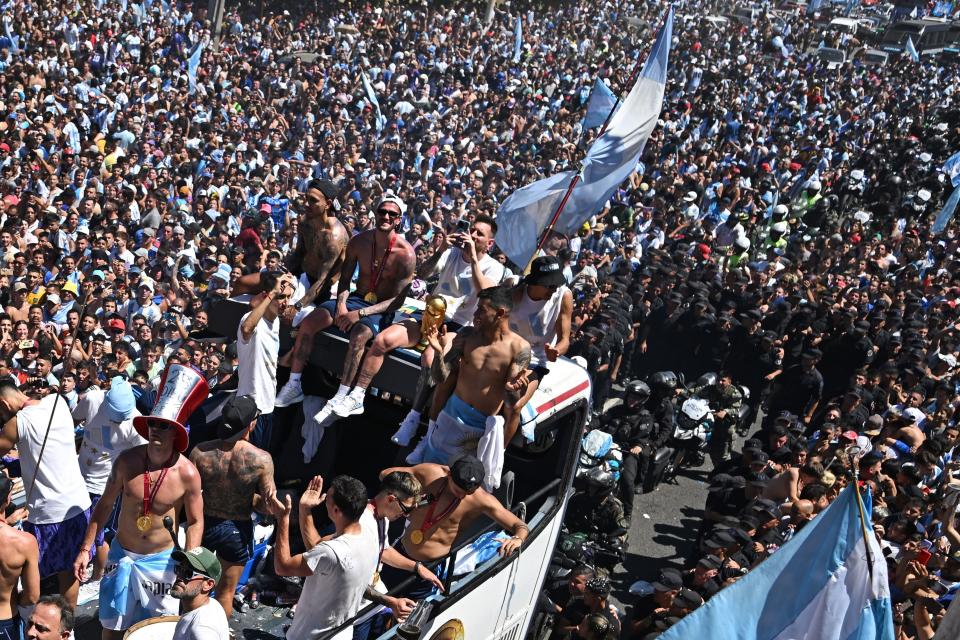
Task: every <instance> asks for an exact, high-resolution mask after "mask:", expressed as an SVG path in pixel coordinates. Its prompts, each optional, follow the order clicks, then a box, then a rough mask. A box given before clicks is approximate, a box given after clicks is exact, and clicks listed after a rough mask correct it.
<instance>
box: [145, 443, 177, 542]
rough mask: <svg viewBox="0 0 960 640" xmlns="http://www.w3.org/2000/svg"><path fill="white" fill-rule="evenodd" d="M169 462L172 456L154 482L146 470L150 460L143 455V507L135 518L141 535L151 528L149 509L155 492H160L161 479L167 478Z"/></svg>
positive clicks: (151, 520)
mask: <svg viewBox="0 0 960 640" xmlns="http://www.w3.org/2000/svg"><path fill="white" fill-rule="evenodd" d="M171 460H173V456H172V455H171V456H170V460H168V461H167V463H166V464H165V465H164V466H163V468H162V469H160V475H158V476H157V480H156V482H154V481H153V480H152V479H151V478H150V470H149V469H148V468H147V467H148V465H149V464H150V460H149V459H148V458H147V454H146V452H144V454H143V507H142V508H141V510H140V516H139V517H138V518H137V529H139V530H140V531H141V532H143V533H146V532H147V531H149V530H150V528H151V527H153V516H152V515H151V513H150V507H152V506H153V503H154V500H155V499H156V497H157V492H158V491H160V485H161V484H162V483H163V479H164V478H166V477H167V472H168V471H170V466H169V465H170V461H171Z"/></svg>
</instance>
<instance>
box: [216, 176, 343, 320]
mask: <svg viewBox="0 0 960 640" xmlns="http://www.w3.org/2000/svg"><path fill="white" fill-rule="evenodd" d="M339 193H340V187H339V186H337V185H336V183H334V182H331V181H330V180H311V181H310V182H309V183H308V184H307V193H306V197H305V201H306V209H305V216H304V217H303V219H302V220H301V223H300V229H299V234H298V237H297V246H296V248H295V249H294V250H293V251H292V252H291V253H290V254H289V256H288V257H287V265H286V266H287V269H289V270H290V272H291V273H293V274H295V275H299V286H298V287H297V292H296V294H295V295H294V297H293V303H292V304H291V305H290V306H289V307H287V308H286V310H285V311H284V314H283V315H284V318H286V319H287V320H292V321H293V322H294V325H295V326H296V324H297V319H302V318H304V317H305V316H307V315H308V314H309V313H310V311H311V310H312V304H313V301H314V300H316V299H318V298H319V299H320V300H326V299H327V298H329V296H330V291H331V290H332V289H333V285H334V283H336V281H337V279H338V278H339V277H340V267H341V265H342V264H343V259H344V255H345V253H346V249H347V241H348V240H349V239H350V234H349V233H347V229H346V227H344V226H343V224H342V223H341V222H340V221H339V220H337V218H336V216H335V215H331V214H332V211H331V210H333V212H335V211H338V210H339V209H340V204H339V203H338V202H337V195H339ZM351 275H352V274H351ZM259 282H260V274H259V273H253V274H250V275H247V276H242V277H241V278H239V279H238V281H237V282H236V283H234V287H233V290H234V294H239V293H256V292H257V290H258V287H257V285H258V284H259ZM301 289H302V290H301Z"/></svg>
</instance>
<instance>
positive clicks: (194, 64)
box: [187, 40, 207, 94]
mask: <svg viewBox="0 0 960 640" xmlns="http://www.w3.org/2000/svg"><path fill="white" fill-rule="evenodd" d="M206 46H207V42H206V40H201V41H200V42H198V43H197V46H195V47H194V48H193V53H191V54H190V57H189V58H188V59H187V78H188V81H189V83H190V93H191V94H192V93H193V92H194V91H196V90H197V69H199V68H200V56H202V55H203V50H204V48H205V47H206Z"/></svg>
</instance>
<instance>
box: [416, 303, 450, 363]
mask: <svg viewBox="0 0 960 640" xmlns="http://www.w3.org/2000/svg"><path fill="white" fill-rule="evenodd" d="M446 313H447V301H446V300H444V299H443V296H438V295H432V296H428V297H427V304H426V305H425V306H424V308H423V319H422V320H420V342H418V343H417V346H416V347H414V348H415V349H416V350H417V351H419V352H420V353H423V352H424V351H425V350H426V348H427V347H428V346H430V343H429V342H427V333H429V332H430V331H431V330H432V329H436V328H438V327H439V326H440V325H441V324H443V320H444V317H445V316H446Z"/></svg>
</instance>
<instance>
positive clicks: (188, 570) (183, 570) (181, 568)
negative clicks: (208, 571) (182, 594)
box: [173, 564, 210, 582]
mask: <svg viewBox="0 0 960 640" xmlns="http://www.w3.org/2000/svg"><path fill="white" fill-rule="evenodd" d="M173 572H174V574H175V575H176V576H177V578H179V579H181V580H183V581H184V582H191V581H193V580H196V579H197V578H199V579H201V580H209V579H210V576H207V575H204V574H202V573H197V572H196V571H195V570H194V569H193V567H191V566H189V565H182V564H178V565H177V566H176V568H175V569H174V570H173Z"/></svg>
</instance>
